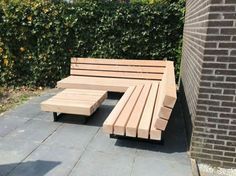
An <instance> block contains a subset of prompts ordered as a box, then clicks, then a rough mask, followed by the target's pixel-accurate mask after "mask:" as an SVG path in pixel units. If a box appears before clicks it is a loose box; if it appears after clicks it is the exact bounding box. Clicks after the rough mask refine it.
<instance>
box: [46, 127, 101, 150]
mask: <svg viewBox="0 0 236 176" xmlns="http://www.w3.org/2000/svg"><path fill="white" fill-rule="evenodd" d="M98 130H99V128H98V127H94V126H87V125H75V124H63V126H62V127H61V128H59V129H58V130H57V131H56V132H55V133H53V134H52V135H51V136H50V137H49V138H47V140H46V141H45V142H44V144H45V145H49V146H52V145H57V146H61V147H65V148H67V149H68V150H70V149H80V150H84V149H85V148H86V146H87V145H88V143H89V142H90V140H91V139H92V138H93V136H94V135H95V134H96V133H97V131H98Z"/></svg>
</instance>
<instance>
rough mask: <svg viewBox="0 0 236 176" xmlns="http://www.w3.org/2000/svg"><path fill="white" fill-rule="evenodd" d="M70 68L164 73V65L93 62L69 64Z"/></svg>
mask: <svg viewBox="0 0 236 176" xmlns="http://www.w3.org/2000/svg"><path fill="white" fill-rule="evenodd" d="M71 69H72V70H100V71H116V72H134V73H164V71H165V68H164V67H146V66H126V65H94V64H71Z"/></svg>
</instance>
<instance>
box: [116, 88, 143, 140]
mask: <svg viewBox="0 0 236 176" xmlns="http://www.w3.org/2000/svg"><path fill="white" fill-rule="evenodd" d="M142 88H143V85H138V86H136V88H135V90H134V92H133V93H132V95H131V97H130V99H129V101H128V102H127V104H126V105H125V107H124V109H123V110H122V112H121V113H120V115H119V118H118V119H117V121H116V123H115V125H114V134H118V135H125V127H126V124H127V122H128V120H129V117H130V114H131V113H132V111H133V108H134V106H135V104H136V102H137V100H138V97H139V95H140V93H141V91H142Z"/></svg>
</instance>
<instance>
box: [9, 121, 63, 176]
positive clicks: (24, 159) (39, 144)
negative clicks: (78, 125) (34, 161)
mask: <svg viewBox="0 0 236 176" xmlns="http://www.w3.org/2000/svg"><path fill="white" fill-rule="evenodd" d="M63 124H64V123H62V124H61V125H59V126H58V127H57V128H56V129H55V130H54V131H53V132H52V133H51V134H50V135H48V136H47V137H46V138H45V139H44V140H43V141H42V142H41V143H39V145H37V146H36V147H35V148H34V149H33V150H32V151H31V152H30V153H29V154H28V155H27V156H26V157H24V158H23V159H22V160H21V161H20V162H19V163H18V164H17V165H16V166H15V167H14V168H12V169H11V170H10V171H9V172H8V173H7V174H6V176H9V175H10V174H11V173H12V172H13V171H14V170H15V169H16V168H17V167H18V166H19V165H20V164H21V163H23V162H24V161H25V160H26V159H27V158H28V157H29V156H30V155H31V154H32V153H33V152H34V151H36V150H37V149H38V148H39V147H40V146H41V145H42V144H43V142H44V141H46V140H47V139H48V138H49V137H50V136H52V135H53V134H54V133H55V132H56V131H57V129H58V128H60V127H61V126H62V125H63Z"/></svg>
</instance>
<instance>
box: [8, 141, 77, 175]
mask: <svg viewBox="0 0 236 176" xmlns="http://www.w3.org/2000/svg"><path fill="white" fill-rule="evenodd" d="M81 153H82V150H78V149H77V150H74V149H70V150H68V149H67V148H63V147H59V146H57V145H54V146H51V147H49V146H45V145H41V146H40V147H39V148H37V150H35V151H34V152H33V153H32V154H31V155H30V156H29V157H28V158H26V159H25V160H24V162H22V163H21V164H19V165H18V166H17V167H16V168H15V169H14V170H13V171H12V172H11V174H10V175H9V176H63V175H68V174H69V173H70V171H71V170H72V168H73V167H74V165H75V164H76V162H77V160H78V158H79V157H80V155H81Z"/></svg>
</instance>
